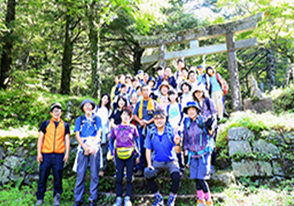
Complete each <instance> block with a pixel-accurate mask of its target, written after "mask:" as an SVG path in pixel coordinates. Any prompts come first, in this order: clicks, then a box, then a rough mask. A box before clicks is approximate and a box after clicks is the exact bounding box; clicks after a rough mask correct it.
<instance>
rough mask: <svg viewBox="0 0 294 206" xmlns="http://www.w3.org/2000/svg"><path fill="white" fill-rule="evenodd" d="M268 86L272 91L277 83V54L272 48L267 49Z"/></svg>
mask: <svg viewBox="0 0 294 206" xmlns="http://www.w3.org/2000/svg"><path fill="white" fill-rule="evenodd" d="M267 52H268V53H267V74H266V81H267V88H268V90H269V91H272V90H273V88H274V86H275V83H276V71H275V56H274V52H273V50H272V49H268V50H267Z"/></svg>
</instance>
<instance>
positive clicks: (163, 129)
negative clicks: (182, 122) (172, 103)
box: [144, 109, 181, 206]
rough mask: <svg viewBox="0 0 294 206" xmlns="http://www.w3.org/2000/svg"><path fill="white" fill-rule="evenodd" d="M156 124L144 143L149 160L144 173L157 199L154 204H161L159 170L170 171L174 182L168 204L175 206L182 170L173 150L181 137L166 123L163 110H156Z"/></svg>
mask: <svg viewBox="0 0 294 206" xmlns="http://www.w3.org/2000/svg"><path fill="white" fill-rule="evenodd" d="M154 124H155V127H153V128H152V129H151V130H149V131H148V133H147V136H146V140H145V144H144V147H145V148H146V160H147V167H146V168H145V170H144V175H145V177H146V180H147V183H148V186H149V188H150V190H151V192H152V194H153V195H154V199H155V201H154V204H153V206H159V205H163V204H164V203H163V197H162V196H161V195H160V193H159V191H158V188H157V184H156V182H155V179H156V176H157V174H158V173H159V172H161V171H164V170H166V171H168V172H169V174H170V176H171V179H172V184H171V191H170V194H169V198H168V201H167V205H168V206H174V205H175V199H176V196H177V192H178V190H179V186H180V170H179V165H178V162H177V159H176V157H175V156H174V155H173V154H174V153H173V152H172V150H173V148H174V147H175V146H177V147H179V144H180V139H181V138H180V136H179V135H177V134H176V132H175V131H174V129H173V128H172V127H170V126H168V125H166V117H165V114H164V111H163V110H161V109H157V110H155V111H154ZM152 151H154V158H153V162H152V159H151V152H152Z"/></svg>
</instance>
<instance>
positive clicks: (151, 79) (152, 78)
mask: <svg viewBox="0 0 294 206" xmlns="http://www.w3.org/2000/svg"><path fill="white" fill-rule="evenodd" d="M151 81H152V82H154V86H155V84H156V81H155V78H154V77H149V79H148V81H147V84H148V83H149V82H151Z"/></svg>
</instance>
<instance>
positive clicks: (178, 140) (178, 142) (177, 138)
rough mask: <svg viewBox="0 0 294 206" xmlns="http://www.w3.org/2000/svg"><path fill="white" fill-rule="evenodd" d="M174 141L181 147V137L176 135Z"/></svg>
mask: <svg viewBox="0 0 294 206" xmlns="http://www.w3.org/2000/svg"><path fill="white" fill-rule="evenodd" d="M174 141H175V144H176V145H179V144H180V142H181V137H180V136H179V135H176V136H175V138H174Z"/></svg>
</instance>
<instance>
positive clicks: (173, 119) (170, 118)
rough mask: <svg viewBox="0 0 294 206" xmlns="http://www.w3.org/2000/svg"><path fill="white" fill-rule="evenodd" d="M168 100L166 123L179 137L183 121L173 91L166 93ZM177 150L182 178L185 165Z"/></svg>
mask: <svg viewBox="0 0 294 206" xmlns="http://www.w3.org/2000/svg"><path fill="white" fill-rule="evenodd" d="M168 100H169V102H170V103H169V105H167V107H166V116H167V122H168V123H169V124H170V125H171V127H172V128H173V129H174V130H175V131H176V133H177V134H179V135H180V136H181V133H182V120H183V109H182V105H181V104H179V103H177V94H176V93H175V92H174V91H173V90H170V91H169V92H168ZM178 149H179V150H178V151H176V153H177V158H178V163H179V166H180V171H181V175H182V176H183V175H184V172H185V165H184V164H183V158H182V152H181V147H179V148H178Z"/></svg>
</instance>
